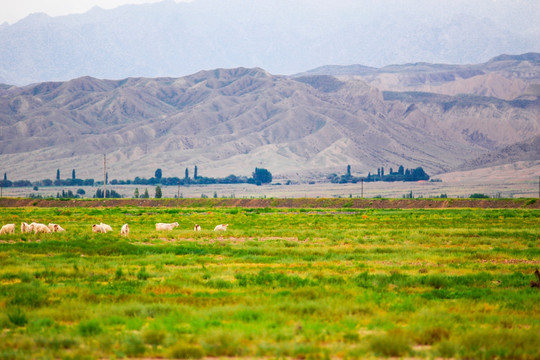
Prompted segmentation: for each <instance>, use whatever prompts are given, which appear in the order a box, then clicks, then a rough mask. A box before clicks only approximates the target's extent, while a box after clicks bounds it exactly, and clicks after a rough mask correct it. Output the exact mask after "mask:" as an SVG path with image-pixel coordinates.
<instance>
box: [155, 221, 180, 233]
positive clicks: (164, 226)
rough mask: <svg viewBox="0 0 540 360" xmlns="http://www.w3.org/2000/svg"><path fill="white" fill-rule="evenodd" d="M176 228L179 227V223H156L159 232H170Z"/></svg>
mask: <svg viewBox="0 0 540 360" xmlns="http://www.w3.org/2000/svg"><path fill="white" fill-rule="evenodd" d="M176 226H178V223H177V222H173V223H156V230H157V231H161V230H164V231H168V230H172V229H174V228H175V227H176Z"/></svg>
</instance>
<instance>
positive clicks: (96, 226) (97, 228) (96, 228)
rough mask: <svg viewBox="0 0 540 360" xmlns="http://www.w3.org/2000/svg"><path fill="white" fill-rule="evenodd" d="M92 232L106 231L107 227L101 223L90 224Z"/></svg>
mask: <svg viewBox="0 0 540 360" xmlns="http://www.w3.org/2000/svg"><path fill="white" fill-rule="evenodd" d="M92 232H95V233H106V232H107V229H106V228H105V227H104V226H103V224H94V225H92Z"/></svg>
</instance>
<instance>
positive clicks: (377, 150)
mask: <svg viewBox="0 0 540 360" xmlns="http://www.w3.org/2000/svg"><path fill="white" fill-rule="evenodd" d="M538 84H540V54H537V53H527V54H523V55H504V56H498V57H496V58H493V59H491V60H490V61H488V62H486V63H482V64H475V65H469V66H467V65H444V64H428V63H415V64H404V65H393V66H389V67H382V68H373V67H366V66H359V65H355V66H345V67H343V66H328V67H323V68H317V69H313V70H310V71H306V72H303V73H299V74H296V75H292V76H284V75H272V74H270V73H269V72H267V71H265V70H263V69H261V68H242V67H240V68H232V69H215V70H208V71H200V72H197V73H194V74H192V75H188V76H184V77H177V78H171V77H161V78H141V77H138V78H125V79H122V80H102V79H97V78H93V77H89V76H85V77H80V78H76V79H72V80H68V81H57V82H42V83H36V84H31V85H26V86H9V85H2V86H0V162H1V164H2V169H1V170H3V171H4V172H7V173H8V176H9V178H10V179H30V180H40V179H45V178H54V176H55V175H56V170H57V169H60V170H61V172H62V174H71V170H72V169H76V171H77V175H78V177H79V178H83V179H84V178H96V179H100V178H101V177H102V174H103V157H104V155H106V158H107V169H108V171H109V179H115V178H116V179H133V178H134V177H136V176H140V177H152V176H153V174H154V171H155V170H156V169H157V168H161V169H162V171H163V176H164V177H171V176H178V177H183V175H184V170H185V169H186V168H190V169H192V168H193V167H194V166H195V165H197V167H198V170H199V175H201V176H212V177H217V176H227V175H229V174H236V175H250V174H251V172H252V171H253V170H254V168H255V167H262V168H267V169H268V170H269V171H271V172H272V174H274V176H275V178H277V179H279V178H299V179H308V178H310V179H311V178H321V177H324V176H325V175H327V174H329V173H331V172H337V173H343V172H344V171H345V168H346V166H347V165H351V167H352V170H353V173H354V174H367V173H368V172H369V171H376V169H377V168H379V167H384V168H386V169H389V168H392V167H393V168H394V169H397V168H398V167H399V166H400V165H403V166H404V167H406V168H414V167H418V166H421V167H423V168H424V169H425V170H426V171H427V172H428V173H430V174H438V173H443V172H447V171H450V170H456V169H464V168H471V167H481V166H485V165H486V164H489V163H496V162H501V161H503V162H504V161H509V162H514V161H520V159H521V160H523V159H527V160H530V159H531V158H532V159H533V160H539V159H538V155H537V154H538V147H537V145H538V136H540V99H539V97H540V86H539V85H538ZM428 90H429V91H431V92H429V91H428ZM495 95H497V96H495ZM521 143H525V144H528V145H526V146H525V145H524V146H520V144H521ZM497 154H499V155H497ZM501 154H506V155H507V156H506V157H505V156H503V155H501ZM510 155H511V156H510ZM64 177H65V176H62V178H64Z"/></svg>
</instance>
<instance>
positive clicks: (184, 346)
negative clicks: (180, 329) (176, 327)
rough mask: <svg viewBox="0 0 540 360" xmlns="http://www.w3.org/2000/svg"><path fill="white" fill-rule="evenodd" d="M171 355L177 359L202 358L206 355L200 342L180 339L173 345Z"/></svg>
mask: <svg viewBox="0 0 540 360" xmlns="http://www.w3.org/2000/svg"><path fill="white" fill-rule="evenodd" d="M170 355H171V357H172V358H175V359H200V358H202V357H204V350H203V348H202V347H201V346H200V345H198V344H188V343H185V342H183V341H180V342H177V343H176V344H174V345H173V346H172V348H171V351H170Z"/></svg>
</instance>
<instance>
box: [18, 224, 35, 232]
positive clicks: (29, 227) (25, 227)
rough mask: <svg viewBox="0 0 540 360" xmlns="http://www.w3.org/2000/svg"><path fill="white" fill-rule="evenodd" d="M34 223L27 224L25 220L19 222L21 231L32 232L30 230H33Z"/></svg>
mask: <svg viewBox="0 0 540 360" xmlns="http://www.w3.org/2000/svg"><path fill="white" fill-rule="evenodd" d="M34 224H35V223H32V224H27V223H25V222H22V223H21V233H23V234H24V233H29V232H32V230H34Z"/></svg>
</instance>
